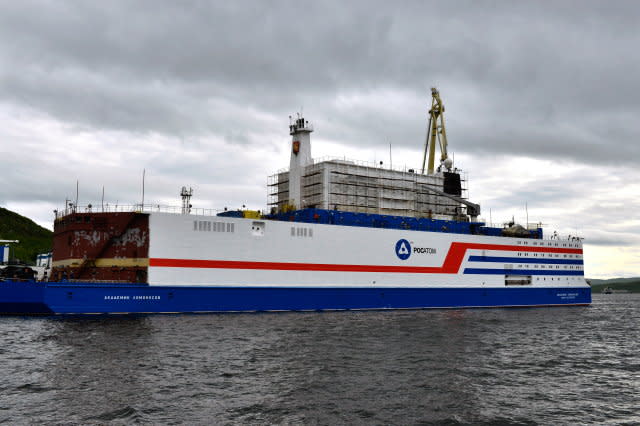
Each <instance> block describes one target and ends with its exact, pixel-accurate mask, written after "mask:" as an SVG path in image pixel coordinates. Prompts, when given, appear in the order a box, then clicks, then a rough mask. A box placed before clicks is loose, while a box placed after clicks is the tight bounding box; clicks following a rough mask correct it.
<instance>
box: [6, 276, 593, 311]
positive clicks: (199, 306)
mask: <svg viewBox="0 0 640 426" xmlns="http://www.w3.org/2000/svg"><path fill="white" fill-rule="evenodd" d="M589 303H591V289H590V288H589V287H580V288H513V287H509V288H442V287H440V288H393V287H385V288H370V287H367V288H343V287H328V288H327V287H186V286H171V287H161V286H145V285H123V284H113V285H108V284H103V285H96V284H91V283H73V284H52V283H49V284H43V283H0V312H1V313H4V314H118V313H182V312H184V313H189V312H193V313H195V312H229V311H301V310H348V309H422V308H465V307H469V308H470V307H512V306H513V307H525V306H554V305H586V304H589Z"/></svg>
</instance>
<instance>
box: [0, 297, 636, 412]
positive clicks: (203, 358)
mask: <svg viewBox="0 0 640 426" xmlns="http://www.w3.org/2000/svg"><path fill="white" fill-rule="evenodd" d="M639 307H640V297H638V296H636V295H624V297H620V295H606V296H605V295H603V296H600V295H594V304H593V306H591V307H587V308H579V307H577V308H542V309H486V310H439V311H395V312H333V313H282V314H226V315H202V316H198V315H177V316H149V317H143V316H141V317H121V318H90V319H78V318H76V319H59V318H32V319H24V318H0V330H1V331H2V333H0V339H1V342H2V344H1V345H0V355H1V356H2V361H3V362H2V367H0V368H1V369H2V370H1V372H2V377H3V382H2V383H1V384H0V389H1V390H2V392H0V421H4V422H6V423H10V424H15V423H41V422H47V423H59V422H67V423H71V424H73V423H76V424H86V423H96V424H101V423H109V422H115V423H150V424H151V423H196V424H198V423H200V424H209V423H211V422H212V421H213V420H215V421H216V422H217V423H227V424H234V423H243V424H244V423H290V424H291V423H296V424H297V423H322V424H336V423H356V424H370V423H376V424H377V423H394V424H397V423H401V424H413V423H424V422H427V423H428V422H448V423H462V424H478V423H492V422H508V423H524V424H526V423H549V424H550V423H555V424H561V423H576V422H577V423H602V422H605V421H607V420H610V421H613V422H640V417H638V414H637V409H636V407H638V406H640V397H638V396H637V395H638V389H640V361H637V360H636V359H637V354H638V353H639V349H640V343H639V342H640V335H639V333H640V332H639V330H640V328H639V327H638V326H640V321H639V319H640V314H639V311H638V308H639Z"/></svg>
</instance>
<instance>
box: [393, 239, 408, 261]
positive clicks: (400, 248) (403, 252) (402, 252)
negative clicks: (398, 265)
mask: <svg viewBox="0 0 640 426" xmlns="http://www.w3.org/2000/svg"><path fill="white" fill-rule="evenodd" d="M396 256H398V257H399V258H400V260H407V259H408V258H409V256H411V244H409V241H407V240H405V239H402V240H398V242H397V243H396Z"/></svg>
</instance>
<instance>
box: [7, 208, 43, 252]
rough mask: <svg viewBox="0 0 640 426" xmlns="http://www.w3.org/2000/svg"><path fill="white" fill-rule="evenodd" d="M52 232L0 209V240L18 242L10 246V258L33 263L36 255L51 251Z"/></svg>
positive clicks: (29, 220) (22, 217) (27, 219)
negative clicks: (18, 242)
mask: <svg viewBox="0 0 640 426" xmlns="http://www.w3.org/2000/svg"><path fill="white" fill-rule="evenodd" d="M52 239H53V232H51V231H49V230H48V229H45V228H43V227H42V226H39V225H37V224H36V223H35V222H34V221H32V220H31V219H29V218H26V217H24V216H20V215H19V214H17V213H14V212H12V211H11V210H7V209H5V208H2V207H0V240H19V241H20V244H10V246H11V257H12V258H17V259H20V260H22V261H25V262H27V263H35V262H36V256H37V255H38V253H45V252H48V251H51V245H52Z"/></svg>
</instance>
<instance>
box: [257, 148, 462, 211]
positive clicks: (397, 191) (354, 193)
mask: <svg viewBox="0 0 640 426" xmlns="http://www.w3.org/2000/svg"><path fill="white" fill-rule="evenodd" d="M301 179H302V182H301V187H302V191H301V205H299V206H296V207H297V208H320V209H332V210H340V211H347V212H358V213H376V214H387V215H394V216H409V217H429V218H436V219H457V220H460V219H461V218H463V217H466V214H467V212H466V207H465V206H464V205H462V204H460V203H457V202H456V201H454V200H452V199H450V198H447V197H445V196H442V195H438V194H436V193H434V192H433V191H429V189H430V188H432V189H435V190H439V191H442V190H443V186H444V173H442V172H436V173H434V174H429V175H423V174H419V173H415V172H414V170H412V169H408V170H392V169H387V168H382V167H376V165H374V164H367V163H356V162H354V161H347V160H338V159H332V160H324V161H316V162H314V163H312V164H309V165H307V166H306V167H305V168H304V172H303V174H302V178H301ZM460 180H461V186H462V188H461V189H462V193H461V198H464V199H466V198H467V190H466V182H467V179H466V177H464V176H461V179H460ZM268 185H269V206H270V207H271V208H272V210H275V211H277V212H282V211H284V209H286V208H287V207H288V206H289V205H290V204H291V203H290V200H289V173H288V171H287V170H281V171H279V172H278V173H276V174H274V175H272V176H270V177H269V182H268Z"/></svg>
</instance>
